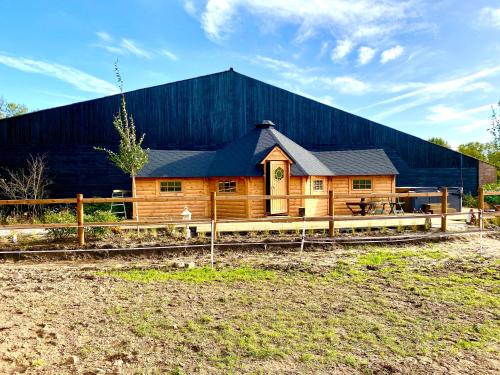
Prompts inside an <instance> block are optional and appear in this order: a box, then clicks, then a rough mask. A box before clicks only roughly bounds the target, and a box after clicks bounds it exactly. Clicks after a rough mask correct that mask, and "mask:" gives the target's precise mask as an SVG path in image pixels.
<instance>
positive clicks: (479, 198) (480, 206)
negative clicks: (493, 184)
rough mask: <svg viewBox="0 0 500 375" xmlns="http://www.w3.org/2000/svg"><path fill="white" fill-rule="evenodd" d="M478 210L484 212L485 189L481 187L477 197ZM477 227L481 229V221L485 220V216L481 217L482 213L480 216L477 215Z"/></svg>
mask: <svg viewBox="0 0 500 375" xmlns="http://www.w3.org/2000/svg"><path fill="white" fill-rule="evenodd" d="M477 208H478V209H479V210H483V211H484V188H482V187H480V188H479V189H478V196H477ZM477 218H478V220H477V226H478V227H481V221H482V220H483V215H481V213H479V215H477Z"/></svg>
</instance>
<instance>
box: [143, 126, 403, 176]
mask: <svg viewBox="0 0 500 375" xmlns="http://www.w3.org/2000/svg"><path fill="white" fill-rule="evenodd" d="M265 124H266V123H265V122H264V123H263V124H258V125H257V126H256V128H254V129H253V130H252V131H250V132H249V133H247V134H246V135H244V136H243V137H241V138H239V139H237V140H235V141H233V142H230V143H228V144H226V145H225V146H223V147H222V148H220V149H219V150H216V151H186V150H150V151H149V162H148V163H147V164H146V166H145V167H144V168H143V169H142V170H141V171H140V172H139V174H138V177H223V176H227V177H253V176H262V174H263V171H262V166H261V165H260V162H261V161H262V160H263V159H264V158H265V157H266V156H267V155H268V154H269V152H270V151H271V150H272V149H273V148H274V147H276V146H278V147H279V148H280V149H281V150H282V151H283V152H284V153H285V154H286V155H287V156H288V157H289V158H290V159H291V160H292V161H293V163H292V164H291V167H290V170H291V175H292V176H348V175H351V176H352V175H396V174H398V171H397V170H396V168H395V167H394V165H393V164H392V162H391V161H390V159H389V158H388V157H387V155H386V154H385V152H384V150H382V149H371V150H348V151H316V152H312V151H309V150H306V149H305V148H304V147H302V146H300V145H299V144H297V143H295V142H294V141H292V140H291V139H290V138H288V137H286V136H285V135H283V134H282V133H280V132H279V131H278V130H276V129H275V128H274V125H273V124H272V123H270V124H271V125H268V126H263V125H265Z"/></svg>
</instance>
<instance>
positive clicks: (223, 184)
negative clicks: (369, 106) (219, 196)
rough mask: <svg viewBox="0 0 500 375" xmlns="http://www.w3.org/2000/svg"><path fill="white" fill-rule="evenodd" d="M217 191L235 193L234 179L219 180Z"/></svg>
mask: <svg viewBox="0 0 500 375" xmlns="http://www.w3.org/2000/svg"><path fill="white" fill-rule="evenodd" d="M217 190H218V191H219V193H236V181H219V186H218V189H217Z"/></svg>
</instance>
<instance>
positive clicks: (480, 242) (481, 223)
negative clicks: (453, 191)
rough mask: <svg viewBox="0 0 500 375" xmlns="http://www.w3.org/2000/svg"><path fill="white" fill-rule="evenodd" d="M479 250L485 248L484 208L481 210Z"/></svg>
mask: <svg viewBox="0 0 500 375" xmlns="http://www.w3.org/2000/svg"><path fill="white" fill-rule="evenodd" d="M478 216H479V217H478V219H479V250H483V225H484V223H483V210H479V214H478Z"/></svg>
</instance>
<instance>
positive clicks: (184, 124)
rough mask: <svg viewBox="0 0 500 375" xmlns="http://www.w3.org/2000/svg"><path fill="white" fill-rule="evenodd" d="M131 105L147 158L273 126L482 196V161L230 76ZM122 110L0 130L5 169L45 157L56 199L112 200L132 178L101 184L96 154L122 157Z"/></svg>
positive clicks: (175, 87)
mask: <svg viewBox="0 0 500 375" xmlns="http://www.w3.org/2000/svg"><path fill="white" fill-rule="evenodd" d="M125 96H126V100H127V107H128V110H129V113H130V114H133V116H134V119H135V122H136V125H137V129H138V131H139V132H140V133H145V134H146V138H145V146H146V147H149V148H159V149H174V148H183V149H200V148H203V149H206V148H216V147H218V146H220V145H222V144H223V143H226V142H229V141H232V140H234V139H236V138H238V137H241V136H243V135H244V134H245V133H247V132H248V131H250V130H251V129H253V126H254V124H255V123H256V122H258V121H260V120H262V119H271V120H272V121H273V122H275V123H276V124H277V125H278V130H280V131H281V132H282V133H283V134H285V135H287V136H288V137H290V138H291V139H292V140H294V141H296V142H297V143H299V144H301V145H302V146H304V147H306V148H310V149H326V150H328V149H339V148H366V147H379V148H383V149H384V150H385V151H386V153H388V155H389V156H390V158H391V160H393V162H394V164H395V165H396V167H397V168H398V170H399V171H400V178H399V179H398V185H399V184H400V183H402V184H404V185H406V186H426V185H427V186H428V185H431V186H462V184H463V186H464V190H465V191H466V192H467V191H473V192H475V190H476V189H477V185H478V161H477V160H475V159H472V158H469V157H466V156H462V155H461V154H459V153H457V152H454V151H452V150H449V149H446V148H444V147H440V146H437V145H434V144H431V143H429V142H426V141H424V140H422V139H419V138H417V137H414V136H411V135H409V134H406V133H403V132H400V131H397V130H395V129H392V128H389V127H387V126H384V125H380V124H378V123H375V122H373V121H369V120H367V119H364V118H362V117H358V116H356V115H353V114H350V113H347V112H344V111H341V110H339V109H336V108H332V107H329V106H327V105H324V104H321V103H318V102H316V101H313V100H310V99H307V98H305V97H301V96H299V95H296V94H293V93H290V92H288V91H285V90H282V89H280V88H277V87H274V86H271V85H268V84H266V83H263V82H260V81H258V80H255V79H253V78H250V77H247V76H244V75H242V74H239V73H235V72H233V71H226V72H222V73H216V74H211V75H208V76H203V77H199V78H193V79H188V80H184V81H179V82H174V83H170V84H166V85H160V86H155V87H151V88H146V89H141V90H136V91H132V92H129V93H126V94H125ZM118 105H119V96H118V95H114V96H109V97H105V98H100V99H95V100H90V101H86V102H82V103H76V104H71V105H68V106H64V107H58V108H52V109H48V110H43V111H38V112H34V113H30V114H27V115H23V116H18V117H15V118H11V119H5V120H0V167H4V166H12V167H14V168H19V167H20V166H21V165H22V163H23V162H24V160H25V159H26V157H27V156H28V155H29V154H30V153H31V154H39V153H42V152H48V153H49V154H51V155H50V157H49V159H50V167H51V170H52V171H53V172H54V176H53V179H54V182H55V185H54V188H53V196H62V195H65V194H70V195H74V194H76V193H79V192H80V193H84V194H85V195H103V196H107V194H110V192H111V190H112V189H114V188H120V187H122V185H123V182H124V181H126V180H125V177H126V176H123V175H121V174H120V172H119V171H113V172H111V171H110V174H109V175H106V176H107V178H106V179H102V178H101V179H99V178H98V179H94V178H93V177H94V175H101V176H102V174H100V173H97V172H96V171H100V172H102V171H103V170H106V169H109V167H108V162H107V161H106V159H105V157H104V155H102V154H101V155H99V153H98V152H97V151H93V149H92V147H93V146H107V147H116V145H117V142H118V139H117V137H116V134H115V130H114V128H113V126H112V122H113V116H114V114H115V113H116V111H117V109H118ZM66 159H68V160H70V163H68V162H67V160H66ZM398 163H399V164H401V165H402V166H403V167H401V169H400V167H399V166H398V165H397V164H398ZM400 186H402V185H400Z"/></svg>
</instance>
